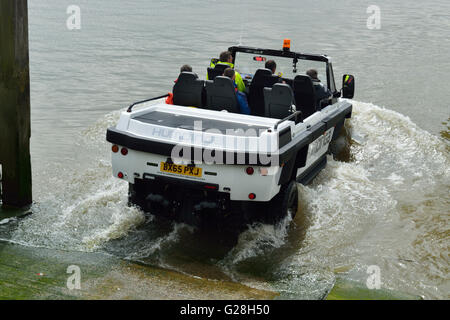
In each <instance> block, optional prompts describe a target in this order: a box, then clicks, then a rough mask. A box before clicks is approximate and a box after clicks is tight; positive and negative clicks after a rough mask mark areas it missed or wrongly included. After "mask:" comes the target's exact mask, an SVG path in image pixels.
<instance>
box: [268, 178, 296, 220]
mask: <svg viewBox="0 0 450 320" xmlns="http://www.w3.org/2000/svg"><path fill="white" fill-rule="evenodd" d="M269 208H270V209H269V212H268V217H269V222H272V223H278V222H280V221H281V220H283V219H284V218H285V217H287V216H288V215H290V216H291V218H292V219H294V218H295V215H296V214H297V209H298V189H297V183H296V182H295V181H294V180H291V181H290V182H289V183H288V184H286V185H284V186H282V187H281V189H280V192H279V193H278V194H277V195H276V196H275V197H274V198H273V199H272V200H271V201H270V205H269Z"/></svg>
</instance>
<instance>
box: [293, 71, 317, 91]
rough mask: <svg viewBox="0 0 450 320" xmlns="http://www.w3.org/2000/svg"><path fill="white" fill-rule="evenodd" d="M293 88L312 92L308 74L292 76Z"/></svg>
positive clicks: (312, 88)
mask: <svg viewBox="0 0 450 320" xmlns="http://www.w3.org/2000/svg"><path fill="white" fill-rule="evenodd" d="M294 90H295V91H301V92H305V93H314V87H313V83H312V80H311V78H310V77H309V76H304V75H298V76H296V77H295V78H294Z"/></svg>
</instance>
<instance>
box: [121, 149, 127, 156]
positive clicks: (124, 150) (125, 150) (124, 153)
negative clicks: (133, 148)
mask: <svg viewBox="0 0 450 320" xmlns="http://www.w3.org/2000/svg"><path fill="white" fill-rule="evenodd" d="M120 153H122V155H124V156H126V155H127V154H128V149H127V148H122V150H120Z"/></svg>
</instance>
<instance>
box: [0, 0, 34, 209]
mask: <svg viewBox="0 0 450 320" xmlns="http://www.w3.org/2000/svg"><path fill="white" fill-rule="evenodd" d="M30 131H31V129H30V75H29V54H28V3H27V0H0V164H1V165H2V173H3V174H2V202H3V206H11V207H19V208H20V207H24V206H27V205H29V204H31V201H32V200H31V161H30V136H31V132H30Z"/></svg>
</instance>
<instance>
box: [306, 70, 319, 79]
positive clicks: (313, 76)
mask: <svg viewBox="0 0 450 320" xmlns="http://www.w3.org/2000/svg"><path fill="white" fill-rule="evenodd" d="M306 75H308V76H309V77H310V78H311V79H315V80H319V78H318V74H317V70H316V69H309V70H308V71H306Z"/></svg>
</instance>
